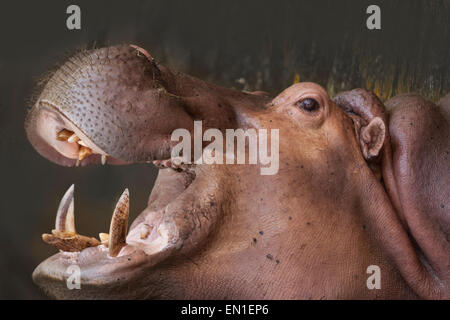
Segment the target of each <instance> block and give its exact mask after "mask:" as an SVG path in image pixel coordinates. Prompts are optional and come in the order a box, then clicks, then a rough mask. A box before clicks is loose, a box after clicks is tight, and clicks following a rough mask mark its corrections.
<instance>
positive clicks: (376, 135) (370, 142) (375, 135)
mask: <svg viewBox="0 0 450 320" xmlns="http://www.w3.org/2000/svg"><path fill="white" fill-rule="evenodd" d="M385 135H386V126H385V125H384V122H383V120H381V119H380V118H379V117H375V118H373V119H372V120H371V121H370V122H369V124H368V125H367V126H365V127H362V129H361V132H360V137H359V143H360V145H361V151H362V153H363V155H364V158H365V159H366V160H371V159H373V158H375V157H377V156H378V155H379V154H380V151H381V148H382V147H383V144H384V138H385Z"/></svg>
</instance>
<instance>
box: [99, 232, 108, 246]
mask: <svg viewBox="0 0 450 320" xmlns="http://www.w3.org/2000/svg"><path fill="white" fill-rule="evenodd" d="M98 236H99V238H100V242H101V243H102V244H103V245H104V246H105V247H108V242H109V233H99V234H98Z"/></svg>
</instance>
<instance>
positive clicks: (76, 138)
mask: <svg viewBox="0 0 450 320" xmlns="http://www.w3.org/2000/svg"><path fill="white" fill-rule="evenodd" d="M78 140H80V138H78V136H77V135H76V134H75V133H73V132H72V135H71V136H70V137H69V138H67V142H70V143H72V142H77V141H78Z"/></svg>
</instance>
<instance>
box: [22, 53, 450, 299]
mask: <svg viewBox="0 0 450 320" xmlns="http://www.w3.org/2000/svg"><path fill="white" fill-rule="evenodd" d="M306 98H309V99H314V100H315V101H317V104H318V107H317V109H315V110H313V111H307V110H305V109H302V107H301V106H300V104H299V102H300V101H303V100H304V99H306ZM449 114H450V103H449V98H448V96H447V97H446V98H444V99H443V100H442V101H441V102H440V103H439V104H438V105H435V104H433V103H432V102H429V101H427V100H425V99H423V98H421V97H420V96H417V95H402V96H397V97H395V98H393V99H391V100H390V101H388V102H387V103H386V106H384V105H383V104H382V103H381V102H380V101H379V100H378V99H377V98H376V97H375V96H374V95H373V94H371V93H370V92H367V91H365V90H362V89H356V90H353V91H349V92H344V93H341V94H340V95H338V96H337V97H335V99H334V101H333V100H332V99H331V98H330V97H329V96H328V94H327V93H326V91H325V90H324V89H323V88H322V87H320V86H318V85H316V84H313V83H299V84H295V85H292V86H291V87H289V88H287V89H286V90H284V91H283V92H282V93H280V94H279V95H278V96H277V97H275V98H273V99H272V98H271V97H268V96H267V95H265V94H263V93H253V94H252V93H245V92H238V91H235V90H230V89H225V88H221V87H217V86H214V85H211V84H208V83H205V82H203V81H201V80H198V79H195V78H193V77H190V76H187V75H184V74H179V73H174V72H171V71H170V70H168V69H166V68H165V67H163V66H161V65H158V64H156V62H155V61H154V60H153V59H152V58H151V57H150V55H149V54H148V53H147V52H146V51H144V50H143V49H139V48H132V47H129V46H118V47H110V48H104V49H97V50H93V51H89V52H86V53H82V54H79V55H77V56H76V57H74V58H72V59H71V60H70V61H69V62H67V63H66V64H65V65H64V66H63V67H62V68H61V69H59V70H58V71H57V72H56V73H55V74H54V75H53V77H52V78H51V79H50V80H49V82H48V83H47V85H46V86H45V88H44V90H43V91H42V93H41V95H40V96H39V98H38V99H37V102H36V104H35V105H34V107H33V109H32V110H31V112H30V113H29V115H28V117H27V120H26V131H27V135H28V138H29V140H30V141H31V143H32V144H33V146H34V147H35V148H36V150H37V151H38V152H40V153H41V154H42V155H43V156H44V157H46V158H48V159H49V160H51V161H53V162H56V163H58V164H61V165H65V166H74V165H75V162H76V154H77V148H78V147H77V145H76V144H69V143H67V142H61V141H56V140H55V139H54V136H55V135H56V134H57V132H59V131H60V130H61V129H69V130H71V131H74V132H75V133H77V134H78V136H79V137H80V138H81V139H82V140H83V141H85V142H86V143H87V144H88V145H89V146H90V147H91V148H92V149H93V150H94V151H95V153H97V154H95V155H91V156H89V157H87V158H85V159H84V160H83V161H82V162H81V165H82V166H84V165H89V164H98V163H99V162H100V160H99V159H100V156H99V155H100V154H108V155H109V157H110V158H109V159H110V160H109V161H108V163H109V164H124V163H134V162H148V161H153V160H158V159H161V160H162V159H168V158H170V149H171V147H172V146H173V145H174V142H171V141H170V135H171V133H172V131H173V130H174V129H177V128H186V129H188V130H190V131H192V129H193V120H199V119H201V120H203V128H204V129H206V128H218V129H221V130H225V129H226V128H244V129H245V128H256V129H259V128H265V129H271V128H273V129H275V128H276V129H279V136H280V139H279V159H280V163H279V171H278V173H277V174H275V175H261V174H260V165H197V166H195V179H194V180H193V181H192V180H191V178H190V177H189V176H188V175H186V174H185V173H180V172H176V171H174V170H172V169H161V170H160V171H159V176H158V178H157V181H156V184H155V187H154V189H153V190H152V193H151V195H150V197H149V203H148V207H147V208H146V209H145V210H144V211H143V212H142V213H141V215H140V216H139V217H138V218H137V219H136V221H134V222H133V223H132V225H131V227H130V231H129V233H128V237H127V245H126V246H125V247H124V248H123V249H122V251H121V253H120V254H119V255H118V256H117V257H114V258H113V257H109V256H108V253H107V251H105V250H103V249H102V248H101V246H96V247H91V248H87V249H84V250H82V251H81V253H74V254H71V255H68V254H66V253H62V252H60V253H58V254H56V255H54V256H52V257H50V258H49V259H47V260H46V261H44V262H43V263H41V264H40V265H39V266H38V267H37V268H36V270H35V272H34V274H33V279H34V281H35V283H36V284H37V285H39V286H40V287H41V288H42V289H43V290H44V291H45V292H46V293H47V294H48V295H50V296H52V297H56V298H59V299H64V298H69V299H72V298H89V299H90V298H122V299H125V298H148V299H154V298H187V299H191V298H196V299H210V298H212V299H224V298H229V299H247V298H249V299H269V298H270V299H272V298H276V299H335V298H338V299H397V298H413V299H414V298H428V299H449V298H450V243H449V241H450V240H449V239H450V211H449V208H450V203H449V200H448V193H449V186H450V176H449V172H450V170H449V169H450V161H449V152H450V123H449V122H450V117H449ZM186 187H187V188H186ZM161 209H164V210H161ZM144 222H147V223H148V224H152V225H153V226H158V225H159V226H160V227H161V226H162V228H161V230H163V236H161V235H160V238H157V237H158V236H157V235H153V234H152V235H151V236H150V237H149V239H150V240H136V237H135V236H133V232H134V231H136V230H138V228H139V227H140V226H141V225H142V224H143V223H144ZM155 237H156V238H157V239H159V240H161V239H162V240H161V242H153V243H152V241H153V240H154V239H155ZM155 243H157V244H155ZM73 262H76V263H77V264H78V265H79V266H80V268H81V271H82V275H81V290H68V289H67V287H66V279H67V277H68V274H66V269H67V267H68V266H69V265H70V264H72V263H73ZM370 265H377V266H379V267H380V270H381V289H380V290H369V289H368V288H367V286H366V280H367V278H368V277H369V274H367V273H366V270H367V267H368V266H370Z"/></svg>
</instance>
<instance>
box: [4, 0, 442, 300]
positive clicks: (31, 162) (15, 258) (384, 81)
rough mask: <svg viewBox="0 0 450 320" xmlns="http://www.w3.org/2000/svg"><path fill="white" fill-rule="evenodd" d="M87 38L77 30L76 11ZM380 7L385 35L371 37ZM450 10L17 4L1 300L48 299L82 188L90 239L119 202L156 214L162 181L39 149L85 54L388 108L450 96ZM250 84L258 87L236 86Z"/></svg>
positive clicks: (410, 1)
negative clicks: (358, 94) (56, 74)
mask: <svg viewBox="0 0 450 320" xmlns="http://www.w3.org/2000/svg"><path fill="white" fill-rule="evenodd" d="M69 4H78V5H80V6H81V9H82V30H81V31H69V30H67V29H66V25H65V20H66V17H67V15H66V13H65V11H66V8H67V6H68V5H69ZM369 4H378V5H379V6H380V7H381V10H382V30H381V31H369V30H367V29H366V27H365V25H366V18H367V15H366V13H365V11H366V8H367V6H368V5H369ZM449 18H450V1H447V0H423V1H414V0H402V1H395V0H390V1H379V0H375V1H365V0H355V1H350V0H348V1H345V0H343V1H338V0H322V1H321V0H312V1H300V0H297V1H262V0H261V1H220V2H219V1H212V0H210V1H167V0H164V1H162V0H161V1H130V0H128V1H123V2H112V1H70V2H69V1H18V0H15V1H9V2H6V1H4V2H2V5H1V13H0V35H1V50H0V75H1V77H0V168H1V169H0V170H1V179H2V183H1V184H0V195H1V196H0V245H1V248H0V298H13V299H15V298H42V297H43V296H42V294H41V293H40V292H39V290H38V289H37V288H36V287H35V286H34V285H33V284H32V282H31V272H32V270H33V269H34V267H35V266H36V265H37V264H38V263H39V262H40V261H41V260H43V259H44V258H46V257H47V256H49V255H50V254H52V253H54V252H55V250H54V249H52V248H50V247H48V246H46V245H44V243H42V241H41V240H40V234H41V233H43V232H48V231H50V230H51V228H52V226H53V220H54V217H55V213H56V208H57V206H58V202H59V199H60V197H61V196H62V195H63V193H64V192H65V190H66V189H67V187H68V186H69V185H70V184H71V183H75V184H76V203H75V207H76V220H77V221H76V223H77V229H78V230H79V231H81V233H83V234H87V235H96V234H97V233H98V232H107V230H108V226H109V219H110V216H111V214H112V209H113V206H114V204H115V201H116V199H117V197H118V196H119V195H120V193H121V192H122V191H123V189H124V188H125V187H129V188H130V192H131V215H132V217H131V219H133V218H134V217H136V215H137V214H138V213H139V212H140V211H141V210H142V209H143V208H144V206H145V204H146V198H147V197H148V194H149V192H150V189H151V186H152V184H153V181H154V179H155V172H156V171H155V169H153V168H151V167H150V166H148V165H147V166H146V165H135V166H130V167H102V168H99V167H92V168H72V169H68V168H62V167H58V166H56V165H54V164H52V163H50V162H48V161H47V160H45V159H43V158H42V157H40V156H39V155H38V154H37V153H36V152H35V151H34V150H33V149H32V148H31V146H30V145H29V143H28V142H27V140H26V138H25V135H24V130H23V122H24V118H25V115H26V110H27V108H28V107H29V106H28V104H27V100H28V99H29V97H30V95H31V93H32V91H33V87H34V84H35V83H36V81H37V80H38V79H39V77H40V76H41V75H42V74H43V73H45V72H46V71H47V70H49V69H51V68H52V67H53V66H54V65H55V63H56V62H60V61H61V60H62V59H64V57H66V56H67V55H68V54H70V53H71V52H74V51H75V50H76V49H78V48H82V47H91V46H94V45H96V46H101V45H106V44H117V43H124V42H126V43H136V44H139V45H140V46H142V47H145V48H147V49H148V50H149V51H150V52H151V54H152V55H153V56H154V57H155V58H156V59H157V60H159V61H161V62H162V63H163V64H166V65H167V66H169V67H172V68H174V69H178V70H181V71H185V72H188V73H191V74H193V75H196V76H198V77H201V78H204V79H206V80H209V81H212V82H215V83H218V84H221V85H225V86H229V87H232V86H234V87H236V88H238V89H247V90H256V89H258V90H265V91H268V92H270V93H271V94H276V93H277V92H279V91H280V90H282V89H284V88H285V87H287V86H288V85H290V84H291V83H292V82H293V80H294V78H295V76H296V74H297V75H298V77H299V78H300V80H301V81H315V82H318V83H320V84H321V85H323V86H325V87H326V88H327V89H328V90H329V92H330V94H332V95H333V94H334V93H336V92H339V91H341V90H343V89H350V88H354V87H366V88H369V89H372V90H374V91H375V92H376V93H377V94H379V95H380V96H381V97H382V98H383V99H386V98H387V97H389V96H392V95H394V94H396V93H398V92H410V91H417V92H421V93H422V94H424V95H425V96H427V97H429V98H430V99H433V100H437V99H438V98H439V97H441V96H443V95H444V94H446V93H447V92H448V91H449V87H450V80H449V77H448V71H449V67H450V61H449V60H450V58H449V43H450V36H449V28H448V25H449ZM240 78H243V79H245V83H246V84H242V83H238V82H236V80H237V79H240Z"/></svg>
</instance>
